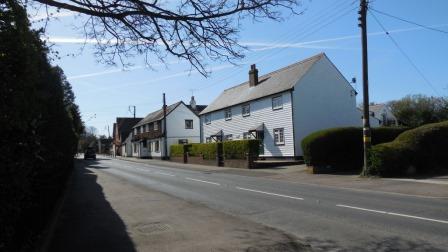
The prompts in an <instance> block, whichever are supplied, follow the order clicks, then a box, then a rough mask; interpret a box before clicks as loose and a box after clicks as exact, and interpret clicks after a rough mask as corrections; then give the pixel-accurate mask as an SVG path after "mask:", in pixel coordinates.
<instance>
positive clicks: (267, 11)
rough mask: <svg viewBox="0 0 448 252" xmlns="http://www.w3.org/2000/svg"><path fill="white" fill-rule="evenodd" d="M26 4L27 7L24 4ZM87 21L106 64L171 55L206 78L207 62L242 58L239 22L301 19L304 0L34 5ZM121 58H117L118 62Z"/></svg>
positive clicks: (100, 0)
mask: <svg viewBox="0 0 448 252" xmlns="http://www.w3.org/2000/svg"><path fill="white" fill-rule="evenodd" d="M22 1H24V3H26V1H25V0H22ZM34 1H35V2H38V3H41V4H43V5H45V6H53V7H56V8H59V9H65V10H69V11H74V12H78V13H82V14H85V15H87V16H88V18H87V20H86V21H85V22H84V24H83V26H82V29H83V31H84V34H85V37H86V39H93V40H95V41H96V42H97V43H96V49H97V53H96V54H97V56H99V58H100V59H101V61H102V62H104V63H107V64H115V62H116V61H119V62H121V63H122V64H124V65H126V64H127V60H126V58H127V57H130V56H135V55H136V54H141V55H144V56H145V61H146V62H145V63H146V64H147V65H148V66H151V64H152V63H153V62H151V61H152V60H153V59H152V57H153V56H155V57H156V58H157V59H158V60H160V61H162V62H164V61H165V59H166V58H167V56H168V55H174V56H175V57H178V58H180V59H184V60H187V61H188V62H190V64H191V66H192V67H193V68H195V69H197V70H198V71H199V72H200V73H201V74H203V75H207V71H206V66H205V63H204V62H205V61H204V59H205V58H210V59H212V60H226V61H229V62H233V60H235V59H240V58H242V57H243V54H242V49H243V47H242V46H240V45H238V41H237V35H238V32H239V25H240V21H241V20H242V19H244V18H247V17H249V18H253V19H255V20H258V19H261V18H267V19H271V20H277V21H279V20H281V19H282V16H283V15H282V10H285V9H286V10H287V11H288V12H290V13H294V14H298V13H297V11H296V8H297V7H298V6H299V2H300V0H246V1H244V0H237V1H229V0H182V1H158V0H93V1H92V0H34ZM117 58H118V59H117Z"/></svg>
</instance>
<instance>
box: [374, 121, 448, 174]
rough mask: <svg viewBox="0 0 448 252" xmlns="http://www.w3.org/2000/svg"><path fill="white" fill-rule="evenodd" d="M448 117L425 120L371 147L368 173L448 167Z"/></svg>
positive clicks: (423, 171)
mask: <svg viewBox="0 0 448 252" xmlns="http://www.w3.org/2000/svg"><path fill="white" fill-rule="evenodd" d="M447 146H448V121H445V122H441V123H432V124H426V125H423V126H421V127H418V128H415V129H412V130H408V131H406V132H404V133H402V134H400V135H399V136H398V137H397V138H396V139H395V140H394V141H392V142H390V143H384V144H379V145H376V146H374V147H372V149H371V152H370V155H369V163H370V166H369V170H368V171H367V174H368V175H379V176H387V177H388V176H400V175H405V174H407V173H417V174H427V173H431V172H436V171H438V170H441V169H448V159H447V158H446V157H447Z"/></svg>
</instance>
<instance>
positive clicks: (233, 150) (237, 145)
mask: <svg viewBox="0 0 448 252" xmlns="http://www.w3.org/2000/svg"><path fill="white" fill-rule="evenodd" d="M223 148H224V159H246V154H250V155H252V156H256V157H258V154H259V152H260V141H259V140H237V141H225V142H223Z"/></svg>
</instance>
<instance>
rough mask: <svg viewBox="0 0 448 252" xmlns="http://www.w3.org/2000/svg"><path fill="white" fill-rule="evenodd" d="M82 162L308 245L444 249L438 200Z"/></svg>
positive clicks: (445, 232)
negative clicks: (292, 237) (291, 236)
mask: <svg viewBox="0 0 448 252" xmlns="http://www.w3.org/2000/svg"><path fill="white" fill-rule="evenodd" d="M83 162H85V163H86V165H87V168H88V169H96V170H98V171H100V173H107V174H109V175H113V176H115V177H118V178H120V179H123V180H126V181H127V182H128V183H132V184H135V185H138V186H140V187H144V188H148V189H151V190H157V191H160V192H163V193H166V194H169V195H172V196H175V197H177V198H181V199H184V200H187V201H190V202H195V203H201V204H203V205H206V206H207V207H209V208H211V209H214V210H218V211H221V212H224V213H226V214H230V215H234V216H238V217H241V218H244V219H247V220H250V221H254V222H257V223H261V224H264V225H266V226H269V227H273V228H276V229H279V230H282V231H285V232H287V233H290V234H293V235H295V236H297V237H299V238H300V239H301V240H303V241H304V242H306V243H308V244H310V245H311V247H312V248H313V249H314V250H316V251H329V250H332V251H338V250H347V251H355V250H358V251H390V250H393V251H448V199H446V198H434V197H422V196H410V195H401V194H392V193H384V192H374V191H372V192H369V191H357V190H351V189H346V188H335V187H326V186H319V185H309V184H300V183H292V182H284V181H280V180H272V179H266V178H262V177H253V176H241V175H236V174H228V173H223V172H219V171H192V170H187V169H179V168H171V167H160V166H156V165H149V164H142V163H134V162H128V161H123V160H116V159H99V160H97V161H83ZM416 186H417V185H416Z"/></svg>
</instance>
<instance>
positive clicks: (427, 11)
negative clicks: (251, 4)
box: [30, 0, 448, 135]
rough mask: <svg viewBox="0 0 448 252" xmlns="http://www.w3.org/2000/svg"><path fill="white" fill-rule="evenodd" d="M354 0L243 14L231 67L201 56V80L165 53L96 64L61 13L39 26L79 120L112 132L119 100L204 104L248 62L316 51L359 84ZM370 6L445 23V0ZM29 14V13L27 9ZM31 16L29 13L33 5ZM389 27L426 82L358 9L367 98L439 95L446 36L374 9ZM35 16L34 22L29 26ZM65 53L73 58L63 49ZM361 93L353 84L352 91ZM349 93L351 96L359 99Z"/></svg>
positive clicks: (241, 74)
mask: <svg viewBox="0 0 448 252" xmlns="http://www.w3.org/2000/svg"><path fill="white" fill-rule="evenodd" d="M357 6H358V1H353V0H332V1H330V0H312V1H308V0H306V1H303V5H302V7H301V8H300V9H301V10H304V13H303V14H302V15H298V16H288V17H287V19H286V20H285V21H283V22H274V21H270V20H263V21H261V22H253V21H252V20H246V21H245V22H244V23H243V24H242V26H241V31H240V36H239V41H240V42H241V43H242V44H243V45H246V46H248V47H249V50H248V51H245V55H246V57H245V58H244V59H242V60H241V61H238V62H236V63H238V65H239V66H233V65H231V64H229V63H226V62H213V61H209V62H206V63H207V65H208V69H209V70H211V71H212V73H211V75H210V77H209V78H204V77H203V76H201V75H200V74H199V73H197V72H196V71H190V66H189V65H188V63H187V62H184V61H179V60H177V59H175V58H168V59H167V62H168V65H166V66H165V65H163V64H157V63H155V65H153V68H154V70H151V69H148V68H145V67H144V62H143V59H142V58H139V57H136V58H134V59H130V61H131V62H132V63H134V66H133V67H131V68H129V69H127V70H126V71H123V70H122V68H121V66H117V67H111V66H106V65H103V64H100V63H97V60H96V58H95V57H94V54H93V53H94V49H93V46H92V45H90V44H87V45H86V47H85V48H84V50H83V51H82V53H81V52H80V49H81V47H82V44H80V43H79V42H80V41H82V34H81V32H80V31H79V30H76V29H74V27H75V26H76V25H79V24H80V20H82V18H83V17H79V16H78V17H77V16H73V15H71V13H69V12H66V11H62V12H61V13H60V14H58V15H59V17H58V18H57V19H52V20H51V21H50V23H49V24H48V25H47V36H48V38H49V40H50V41H52V42H53V43H54V46H53V49H55V50H57V51H59V53H60V55H61V56H62V57H61V59H59V60H55V62H54V63H55V64H57V65H59V66H61V67H62V69H63V70H64V72H65V74H66V75H67V77H68V79H69V81H70V82H71V84H72V86H73V90H74V92H75V95H76V102H77V103H78V104H79V106H80V109H81V113H82V116H83V119H84V121H85V122H86V125H88V126H94V127H96V128H97V129H98V133H99V134H105V135H107V134H108V132H107V127H106V126H107V125H109V127H110V130H112V123H113V122H114V120H115V118H116V117H124V116H132V115H131V113H130V112H129V111H128V106H129V105H135V106H137V116H139V117H143V116H145V115H146V114H148V113H149V112H151V111H153V110H156V109H158V108H160V107H161V106H162V93H164V92H165V93H166V95H167V102H168V103H169V104H170V103H174V102H176V101H179V100H183V101H185V102H188V101H189V100H190V97H191V94H192V93H193V94H194V96H195V98H196V101H197V103H198V104H209V103H210V102H212V101H213V99H215V98H216V97H217V96H218V95H219V94H220V93H221V92H222V90H224V89H226V88H229V87H232V86H234V85H237V84H239V83H241V82H244V81H246V80H247V78H248V76H247V72H248V70H249V65H250V64H253V63H256V64H257V68H258V69H259V73H260V74H265V73H268V72H270V71H273V70H276V69H278V68H281V67H283V66H286V65H289V64H291V63H294V62H297V61H300V60H301V59H304V58H306V57H309V56H312V55H315V54H317V53H320V52H325V53H326V54H327V56H328V57H329V58H330V59H331V60H332V61H333V63H334V64H335V65H336V66H337V67H338V68H339V70H340V71H341V73H342V74H343V75H344V76H345V77H346V78H347V79H348V80H351V78H352V77H356V78H357V79H358V83H357V84H356V85H354V87H355V88H356V89H357V90H358V91H359V92H360V91H361V90H362V89H361V86H362V83H361V79H362V78H361V77H362V71H361V43H360V38H359V34H360V30H359V27H358V26H357V23H358V20H357V17H358V14H357ZM371 7H372V8H374V9H377V10H380V11H384V12H387V13H389V14H392V15H395V16H398V17H401V18H404V19H408V20H411V21H414V22H416V23H420V24H424V25H427V26H431V27H435V28H437V29H441V30H445V31H448V15H446V11H447V10H448V1H445V0H428V1H422V0H393V1H391V0H374V1H372V3H371ZM30 14H32V13H30ZM38 15H39V13H38ZM375 15H376V17H377V18H378V19H379V20H380V22H381V23H382V24H383V25H384V27H385V28H386V29H387V30H388V31H390V35H391V36H392V37H393V38H394V39H395V41H397V43H398V44H399V46H400V47H401V48H402V49H403V50H404V51H405V52H406V54H407V55H408V56H409V57H410V58H411V60H412V61H413V62H414V63H415V65H416V66H417V67H418V68H419V69H420V71H421V72H422V73H423V74H424V76H425V77H426V78H427V79H428V80H429V83H427V82H426V81H425V80H424V79H423V78H422V77H421V76H420V75H419V74H418V73H417V72H416V70H415V69H414V68H413V66H412V65H411V64H410V63H409V62H408V61H407V60H406V58H405V57H404V56H403V55H402V54H401V53H400V51H399V50H398V49H397V48H396V47H395V46H394V44H393V43H392V42H391V40H390V39H389V38H388V37H387V36H386V35H385V34H384V32H383V31H382V29H381V27H380V26H378V24H377V23H376V22H375V20H374V19H373V18H372V16H371V15H369V16H368V32H369V34H370V35H369V41H368V43H369V45H368V46H369V79H370V89H369V90H370V100H371V101H374V102H386V101H389V100H393V99H399V98H401V97H403V96H405V95H408V94H426V95H433V96H448V64H447V62H446V59H447V58H448V47H447V45H448V34H446V33H441V32H434V31H430V30H427V29H423V28H420V27H418V26H415V25H412V24H408V23H404V22H402V21H399V20H396V19H392V18H390V17H387V16H383V15H381V14H375ZM39 24H40V25H41V24H42V23H36V24H35V26H36V27H37V26H39ZM69 54H75V55H76V56H66V55H69ZM360 93H361V92H360ZM361 99H362V97H361V95H358V101H361Z"/></svg>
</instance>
